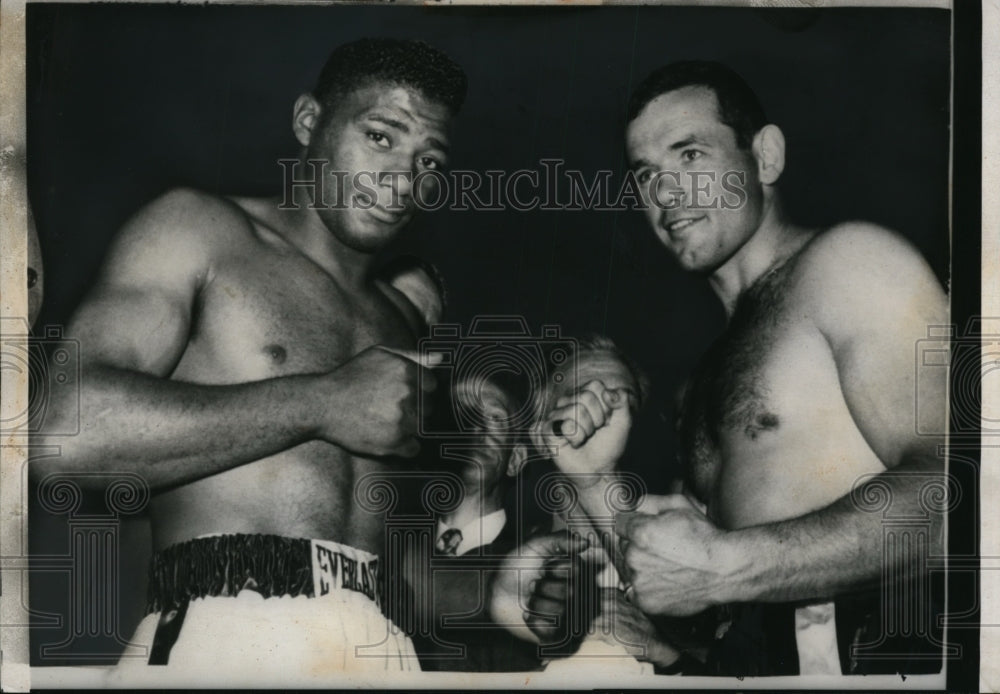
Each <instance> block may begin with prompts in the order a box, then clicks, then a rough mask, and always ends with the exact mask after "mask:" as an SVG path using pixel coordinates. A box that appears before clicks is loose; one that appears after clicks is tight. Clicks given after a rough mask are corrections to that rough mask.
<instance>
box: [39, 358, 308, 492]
mask: <svg viewBox="0 0 1000 694" xmlns="http://www.w3.org/2000/svg"><path fill="white" fill-rule="evenodd" d="M312 378H313V377H311V376H291V377H283V378H275V379H269V380H265V381H257V382H252V383H243V384H236V385H225V386H206V385H197V384H191V383H183V382H178V381H171V380H167V379H162V378H157V377H154V376H149V375H146V374H142V373H138V372H133V371H125V370H121V369H115V368H108V367H99V368H94V367H91V368H87V369H85V370H84V371H83V373H82V375H81V379H80V388H79V390H78V391H77V392H78V393H79V405H78V408H77V405H76V403H75V402H73V401H71V400H70V401H66V400H64V401H54V402H52V403H51V407H50V411H49V412H48V414H47V416H46V421H45V424H44V426H43V431H42V436H40V437H39V440H40V442H42V443H51V444H57V445H59V446H60V455H59V456H57V457H55V458H51V459H48V460H46V461H45V463H44V464H38V465H36V471H38V472H42V473H45V472H48V471H50V470H53V469H57V470H67V469H68V470H79V469H85V470H91V471H92V470H123V471H132V472H136V473H138V474H140V475H142V476H143V478H144V479H145V480H146V481H147V483H148V484H149V485H150V486H151V487H153V488H160V487H167V486H173V485H177V484H184V483H187V482H191V481H194V480H196V479H200V478H202V477H207V476H210V475H213V474H217V473H219V472H223V471H225V470H228V469H231V468H234V467H237V466H239V465H241V464H244V463H247V462H251V461H254V460H258V459H260V458H263V457H266V456H268V455H273V454H275V453H278V452H280V451H283V450H286V449H288V448H290V447H292V446H295V445H297V444H299V443H302V442H304V441H307V440H309V439H310V438H311V437H313V436H314V435H315V433H314V431H313V430H312V428H311V426H310V425H309V422H310V421H312V419H313V417H312V413H311V412H310V409H311V406H310V398H307V397H305V395H306V394H307V393H308V389H309V386H310V379H312ZM73 397H74V398H75V397H76V394H75V393H74V394H73ZM77 416H79V433H78V434H76V435H73V436H54V435H53V436H47V435H46V434H55V433H59V432H64V431H67V430H69V431H72V430H74V429H75V428H76V426H75V422H74V421H72V420H73V419H74V418H75V417H77Z"/></svg>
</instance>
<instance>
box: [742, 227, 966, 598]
mask: <svg viewBox="0 0 1000 694" xmlns="http://www.w3.org/2000/svg"><path fill="white" fill-rule="evenodd" d="M807 252H808V253H809V255H808V256H806V257H804V258H803V262H804V264H805V267H804V274H805V278H806V279H807V282H808V284H807V285H806V286H805V289H804V290H803V291H804V297H803V299H804V304H805V305H806V306H807V310H809V311H810V312H811V313H812V315H813V317H814V320H815V323H816V325H817V326H818V327H819V329H820V330H821V331H822V332H823V334H824V335H825V336H826V338H827V341H828V343H829V345H830V348H831V351H832V353H833V356H834V360H835V362H836V365H837V372H838V375H839V378H840V383H841V388H842V390H843V393H844V397H845V400H846V402H847V405H848V407H849V409H850V412H851V415H852V417H853V419H854V422H855V424H856V425H857V427H858V429H859V430H860V431H861V433H862V434H863V435H864V437H865V439H866V441H867V442H868V445H869V446H870V447H871V448H872V450H873V451H874V452H875V453H876V454H877V455H878V457H879V459H880V460H881V461H882V462H883V464H884V465H885V466H886V468H887V470H886V471H885V472H883V473H882V474H879V475H877V476H873V477H871V478H869V479H867V480H865V481H864V482H863V485H862V486H859V487H857V488H856V489H855V490H854V491H853V493H852V494H846V495H844V496H843V497H841V498H840V499H838V500H837V501H836V502H834V503H833V504H831V505H830V506H828V507H826V508H824V509H821V510H819V511H816V512H813V513H810V514H807V515H805V516H803V517H800V518H796V519H793V520H788V521H782V522H778V523H770V524H765V525H761V526H757V527H754V528H748V529H746V530H741V531H737V532H734V533H731V534H729V540H730V541H731V543H732V544H733V545H735V546H740V547H742V549H741V550H740V552H741V553H743V552H746V553H747V554H748V555H750V556H752V557H754V560H753V562H751V563H750V564H749V565H746V566H745V567H744V568H743V569H742V570H741V571H739V572H738V573H737V575H736V579H737V580H736V581H735V582H734V588H735V596H734V597H736V599H740V600H769V601H785V600H795V599H800V598H802V599H805V598H811V597H816V596H824V595H830V594H833V593H837V592H840V591H843V590H846V589H849V588H853V587H857V586H859V585H863V584H866V583H872V582H875V581H878V580H879V579H880V578H881V574H882V569H883V565H884V563H885V562H886V561H892V562H895V563H896V564H897V567H896V568H897V569H902V570H906V569H908V568H912V567H907V566H905V565H904V564H903V559H902V558H901V557H899V556H894V557H890V556H888V555H886V554H885V550H884V547H883V529H884V520H883V518H884V514H883V511H884V513H885V514H888V515H893V516H916V517H918V518H925V517H926V518H928V520H929V521H930V522H931V523H932V525H931V533H930V538H929V539H930V548H929V551H930V552H931V553H932V554H940V553H942V552H943V549H944V542H943V521H944V514H943V513H942V512H940V511H937V512H934V510H933V509H928V507H927V506H926V504H927V500H928V495H927V494H926V493H923V492H926V491H928V490H929V488H928V485H931V487H936V488H937V489H941V488H942V487H940V486H939V485H942V484H944V482H945V480H944V459H943V456H942V455H941V454H939V452H938V447H939V446H940V445H941V444H943V443H944V441H943V437H942V436H927V435H923V436H921V435H920V434H918V433H917V432H918V431H922V432H943V431H944V430H945V429H944V427H945V424H946V410H947V406H946V403H947V374H946V373H945V371H946V370H945V369H943V368H920V367H921V366H922V364H920V363H919V362H918V360H917V355H918V352H917V348H918V346H919V342H920V341H921V340H926V339H927V336H928V326H935V325H938V326H939V325H945V324H946V323H947V300H946V297H945V295H944V292H943V291H942V290H941V288H940V286H939V284H938V282H937V279H936V278H935V277H934V275H933V273H932V272H931V270H930V268H928V267H927V265H926V264H925V263H924V261H923V259H922V258H921V257H920V256H919V254H918V253H917V252H916V251H915V250H914V249H913V248H912V247H911V246H910V245H909V244H908V243H906V242H905V241H903V240H901V239H899V238H898V237H896V236H894V235H892V234H890V233H889V232H887V231H885V230H882V229H879V228H877V227H872V226H869V225H844V226H842V227H839V228H837V229H834V230H832V231H831V232H829V233H828V234H827V235H826V236H825V237H823V238H820V239H818V240H817V241H816V242H815V248H810V249H808V251H807ZM940 346H941V347H943V346H944V344H942V345H940ZM918 396H919V398H920V399H919V402H918V400H917V397H918ZM918 417H919V421H918ZM922 490H923V491H922ZM930 496H931V497H933V496H934V495H933V494H931V495H930ZM881 500H885V502H886V504H887V506H886V507H884V508H883V507H882V506H881V504H880V503H879V502H880V501H881ZM866 507H867V508H866ZM928 511H931V512H930V513H928Z"/></svg>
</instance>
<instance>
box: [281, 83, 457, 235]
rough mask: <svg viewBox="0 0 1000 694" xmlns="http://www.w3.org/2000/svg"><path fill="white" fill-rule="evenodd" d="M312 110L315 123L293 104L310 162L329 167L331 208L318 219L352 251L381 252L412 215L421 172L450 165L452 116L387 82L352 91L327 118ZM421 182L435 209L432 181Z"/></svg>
mask: <svg viewBox="0 0 1000 694" xmlns="http://www.w3.org/2000/svg"><path fill="white" fill-rule="evenodd" d="M303 98H306V97H303ZM308 98H310V99H311V97H308ZM300 102H302V99H300ZM307 106H308V107H309V108H313V109H314V110H315V113H311V114H310V113H306V116H309V115H311V116H312V117H311V119H310V118H303V117H301V114H300V109H299V106H298V104H297V106H296V135H297V136H298V138H299V141H300V142H302V144H303V145H305V146H306V148H307V157H308V158H309V159H319V160H321V161H325V162H328V164H327V169H326V175H325V176H323V177H322V190H323V202H325V203H326V206H327V207H326V208H325V209H319V210H318V214H319V216H320V218H321V219H322V220H323V222H324V224H325V225H326V227H327V228H328V229H330V231H331V232H332V233H333V234H334V235H335V236H336V237H337V239H338V240H339V241H341V242H342V243H343V244H345V245H346V246H348V247H349V248H352V249H354V250H357V251H361V252H364V253H372V252H374V251H377V250H378V249H380V248H382V247H383V246H384V245H385V244H386V243H387V242H388V241H389V240H391V239H392V238H393V237H394V236H395V235H396V234H397V233H398V232H399V230H400V229H402V228H403V227H404V226H405V225H406V223H407V222H409V221H410V219H411V218H412V217H413V213H414V211H415V209H416V208H415V205H414V199H413V194H414V188H413V185H412V183H413V181H414V179H415V177H416V176H417V174H419V173H420V172H423V171H431V170H440V169H442V168H444V166H445V164H446V163H447V158H448V136H447V130H448V126H449V124H450V121H451V115H450V112H449V110H448V108H447V107H446V106H444V105H443V104H440V103H438V102H436V101H431V100H428V99H426V98H425V97H424V96H422V95H421V94H420V93H419V92H417V91H415V90H412V89H409V88H407V87H402V86H396V85H390V84H384V83H376V84H372V85H369V86H365V87H361V88H358V89H356V90H354V91H353V92H350V93H349V94H348V95H347V96H346V97H345V98H343V99H341V100H340V101H339V102H338V103H337V104H336V105H335V106H332V107H328V110H329V109H331V108H332V111H330V112H327V113H323V111H322V107H320V106H319V105H318V104H316V102H315V101H312V104H307ZM420 182H421V183H420V184H421V186H422V187H421V191H420V192H419V193H418V194H420V195H422V197H421V200H422V201H425V202H426V203H427V204H434V203H435V202H436V201H437V196H438V191H437V189H436V187H437V182H436V181H435V178H433V177H428V176H426V175H425V176H423V177H421V179H420ZM330 207H334V208H337V209H330Z"/></svg>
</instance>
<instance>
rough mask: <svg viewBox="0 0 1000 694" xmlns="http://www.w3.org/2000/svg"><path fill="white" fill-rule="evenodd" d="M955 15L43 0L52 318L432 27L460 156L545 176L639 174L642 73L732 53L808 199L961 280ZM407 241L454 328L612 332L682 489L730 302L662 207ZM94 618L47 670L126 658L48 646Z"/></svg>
mask: <svg viewBox="0 0 1000 694" xmlns="http://www.w3.org/2000/svg"><path fill="white" fill-rule="evenodd" d="M950 19H951V17H950V14H949V13H948V12H945V11H937V10H912V9H906V10H903V9H893V10H884V9H882V10H876V9H835V10H834V9H823V10H795V11H773V10H769V11H762V10H751V9H725V8H698V9H687V8H655V7H619V8H546V9H542V8H520V9H499V8H443V7H442V8H438V7H434V8H417V7H377V8H375V7H301V6H300V7H239V6H229V7H223V6H215V7H192V6H167V5H158V6H143V5H116V6H102V5H75V6H65V5H29V7H28V35H27V50H28V65H27V85H26V86H27V104H28V148H29V152H30V158H29V192H30V196H31V200H32V204H33V206H34V211H35V215H36V218H37V222H38V228H39V234H40V237H41V244H42V251H43V256H44V262H45V269H46V281H47V286H46V287H45V291H46V295H45V307H44V309H43V312H42V315H41V317H40V319H39V321H38V324H37V326H44V325H47V324H52V325H59V324H63V323H65V322H66V321H67V319H68V317H69V315H70V314H71V312H72V310H73V309H74V307H75V306H76V304H77V303H78V302H79V301H80V299H81V297H82V295H83V294H84V293H85V291H86V290H87V287H88V286H89V283H90V282H91V280H92V278H93V277H94V275H95V273H96V271H97V269H98V267H99V265H100V262H101V259H102V257H103V255H104V252H105V249H106V247H107V244H108V242H109V241H110V239H111V237H112V235H113V234H114V233H115V232H116V230H117V229H118V228H119V227H120V226H121V224H122V223H123V222H124V221H125V220H126V219H127V218H128V217H129V216H130V215H131V214H132V213H134V212H135V211H136V210H137V209H138V208H139V207H140V206H141V205H142V204H144V203H145V202H147V201H149V200H150V199H152V198H153V197H155V196H156V195H158V194H160V193H162V192H163V191H164V190H166V189H167V188H169V187H171V186H175V185H188V186H195V187H199V188H203V189H206V190H210V191H215V192H220V193H241V194H246V193H258V194H271V193H274V192H276V191H277V190H279V188H280V183H281V170H280V168H279V167H278V165H277V160H278V159H279V158H284V157H290V156H295V155H296V153H297V150H296V146H297V143H296V142H295V140H294V137H293V135H292V132H291V127H290V123H291V108H292V103H293V101H294V99H295V98H296V97H297V96H298V95H299V94H300V93H301V92H303V91H307V90H309V88H310V87H311V85H312V83H313V81H314V79H315V77H316V75H317V74H318V71H319V69H320V67H321V66H322V64H323V62H324V60H325V58H326V56H327V54H328V53H329V51H330V49H331V48H332V47H334V46H336V45H338V44H340V43H342V42H345V41H349V40H353V39H355V38H359V37H361V36H368V35H388V36H397V37H412V38H420V39H424V40H426V41H428V42H430V43H432V44H434V45H436V46H438V47H440V48H442V49H443V50H445V51H446V52H447V53H449V54H450V55H451V56H452V57H453V58H455V59H456V60H457V61H458V62H459V63H460V64H461V65H462V66H463V67H464V68H465V70H466V72H467V73H468V75H469V82H470V90H469V96H468V100H467V102H466V106H465V108H464V109H463V112H462V114H461V116H460V117H459V119H458V121H457V127H456V131H455V133H454V136H453V138H452V148H453V151H454V155H453V161H452V163H451V165H452V166H453V167H454V168H456V169H459V168H461V169H466V168H467V169H476V170H480V171H485V170H487V169H502V170H507V171H512V170H515V169H519V168H530V169H539V168H540V164H539V163H538V162H539V160H541V159H543V158H546V157H559V158H562V159H563V160H565V162H566V167H567V168H571V169H580V170H582V171H583V172H584V173H585V175H586V176H587V178H588V180H590V179H591V178H592V176H593V174H594V173H595V172H596V171H597V170H599V169H612V170H613V171H614V172H615V173H614V177H613V181H614V182H615V183H617V182H618V181H620V179H621V175H622V173H623V170H624V152H623V144H622V133H623V129H624V125H625V124H624V113H625V106H626V102H627V99H628V95H629V93H630V91H631V89H632V88H633V87H634V86H635V85H636V84H637V83H638V82H639V81H640V80H641V79H642V78H643V77H644V76H645V75H646V74H647V73H648V72H649V71H650V70H651V69H653V68H654V67H657V66H659V65H661V64H663V63H666V62H669V61H672V60H679V59H691V58H707V59H715V60H721V61H723V62H726V63H727V64H729V65H730V66H732V67H734V68H736V69H737V70H738V71H739V72H740V73H741V74H742V75H743V76H744V77H745V78H746V79H747V80H748V82H749V83H750V84H751V86H753V87H754V88H755V89H756V91H757V93H758V94H759V96H760V99H761V101H762V103H763V104H764V107H765V109H766V111H767V113H768V115H769V117H770V119H771V120H772V121H773V122H775V123H777V124H778V125H780V126H781V128H782V129H783V130H784V132H785V135H786V138H787V141H788V162H787V166H786V170H785V173H784V175H783V178H782V182H781V186H782V189H783V192H784V194H785V200H786V203H787V207H788V209H789V212H790V213H791V215H792V217H793V218H794V219H795V220H796V221H799V222H801V223H804V224H812V225H828V224H831V223H834V222H837V221H843V220H850V219H867V220H871V221H874V222H877V223H880V224H883V225H885V226H888V227H890V228H893V229H896V230H898V231H899V232H901V233H902V234H904V235H906V236H907V237H908V238H910V239H911V240H912V241H913V242H914V243H915V244H916V245H917V246H918V247H919V248H920V249H921V251H923V253H924V255H925V256H926V257H927V258H928V260H929V261H930V262H931V264H932V266H933V267H934V269H935V271H936V272H937V273H938V276H939V277H940V278H941V280H942V282H943V283H945V282H947V279H948V251H949V245H948V244H949V236H948V191H949V187H948V143H949V132H948V122H949V112H948V104H949V81H948V80H949V69H950V63H949V39H950V34H949V29H950V26H949V24H950ZM615 189H616V185H614V184H613V185H612V190H615ZM976 233H978V229H977V230H976ZM398 252H414V253H417V254H418V255H421V256H423V257H425V258H427V259H429V260H431V261H432V262H434V263H435V264H436V265H437V266H438V267H439V268H440V269H441V271H442V273H443V275H444V276H445V278H446V280H447V283H448V289H449V298H450V305H449V307H448V311H447V315H446V320H447V321H454V322H460V323H463V324H466V325H467V324H468V322H469V321H470V320H471V319H472V318H473V317H474V316H477V315H484V314H516V315H521V316H524V318H525V319H526V320H527V323H528V325H529V326H530V327H531V329H532V330H533V331H537V330H538V329H539V328H540V327H541V325H542V324H558V325H559V326H561V329H562V331H563V333H564V334H566V335H579V334H581V333H583V332H587V331H596V332H602V333H605V334H607V335H609V336H611V337H612V338H613V339H614V340H615V341H616V342H617V343H618V344H619V346H620V347H622V349H623V350H624V351H625V352H627V353H628V354H630V355H631V356H632V357H633V358H634V359H635V360H636V361H637V362H638V363H639V364H641V365H642V366H643V367H644V368H645V369H646V370H647V371H648V373H649V374H650V376H651V378H652V380H653V383H654V392H653V396H652V398H651V402H650V403H649V406H647V408H646V409H645V410H644V413H643V415H642V417H641V418H640V421H639V423H638V425H637V427H636V430H635V436H634V440H633V443H632V445H631V446H630V451H629V454H628V459H627V466H628V467H630V468H631V469H633V470H635V471H637V472H640V473H641V474H642V475H643V476H644V477H645V478H646V480H647V482H648V484H649V486H650V487H651V488H652V489H653V490H654V491H662V490H663V489H664V487H665V485H666V484H667V482H668V481H669V480H670V478H671V477H673V476H674V474H675V472H676V462H675V449H676V443H675V441H674V438H673V435H672V433H671V426H670V418H671V415H670V412H671V404H670V403H671V393H672V392H673V391H674V389H675V388H676V387H677V385H678V384H679V382H680V380H681V379H682V378H683V376H684V375H685V374H686V373H687V372H688V371H690V369H691V368H692V367H693V365H694V363H695V361H696V359H697V357H698V355H699V354H700V353H701V352H702V351H703V350H704V349H705V347H706V346H707V344H708V343H709V342H710V341H711V340H712V339H713V338H714V336H715V335H717V334H718V333H719V331H720V330H721V329H722V325H723V315H722V311H721V308H720V307H719V306H718V305H717V302H716V301H715V299H714V297H713V296H712V294H711V293H710V291H709V289H708V287H707V285H706V283H705V282H704V281H703V280H702V279H700V278H697V277H692V276H686V275H683V274H681V273H679V272H678V271H677V270H676V269H675V268H674V267H673V266H672V264H671V262H670V260H669V258H668V257H667V256H666V254H665V252H664V251H663V250H662V249H661V248H660V247H659V245H658V244H657V243H656V241H655V239H654V238H653V236H652V234H651V232H650V231H649V229H648V228H647V227H646V224H645V221H644V218H643V217H642V215H641V214H640V213H639V212H594V211H591V212H565V211H535V212H529V213H519V212H514V211H508V212H478V213H477V212H472V211H469V212H457V211H447V210H443V211H441V212H437V213H432V214H428V215H426V216H425V217H423V218H420V219H418V220H417V221H416V222H415V223H414V224H412V225H411V226H410V227H409V228H408V229H407V230H405V231H404V232H403V234H402V235H401V237H400V238H399V239H398V241H397V242H396V243H395V244H394V245H393V248H391V249H389V250H388V251H387V256H388V255H392V254H395V253H398ZM37 326H36V327H37ZM84 348H85V346H84ZM90 501H92V502H93V504H95V506H99V505H100V500H90ZM30 512H31V514H32V515H31V519H32V520H31V535H32V537H31V546H32V553H33V554H36V555H38V554H52V555H60V554H65V553H66V552H67V551H68V544H69V542H68V533H67V520H66V518H65V516H56V515H52V514H48V513H46V512H45V511H44V510H43V509H41V508H39V507H38V505H37V504H35V505H34V506H33V507H32V508H31V509H30ZM123 530H124V532H123V534H122V547H121V551H122V553H123V557H124V558H125V560H124V561H123V562H122V564H121V567H120V582H121V585H122V586H123V588H122V590H121V596H122V600H123V602H122V604H121V607H120V621H121V627H120V629H119V634H120V635H122V636H126V637H127V636H128V635H129V634H130V633H131V630H132V628H133V625H134V623H135V622H136V621H137V619H138V617H139V610H140V609H141V605H140V601H137V600H136V599H135V596H136V595H137V594H138V593H140V592H141V591H142V571H143V568H142V567H143V562H144V552H145V551H146V550H145V549H144V544H145V541H146V539H145V538H146V535H145V533H146V532H147V531H146V530H145V528H144V527H143V525H142V523H141V522H133V523H127V524H125V525H124V526H123ZM68 580H69V579H68V576H67V575H66V574H59V573H58V572H56V573H37V572H36V573H34V574H33V576H32V583H31V596H32V605H33V608H34V609H36V610H43V611H46V612H50V613H56V614H63V615H65V614H66V612H67V609H68V608H67V603H68V600H69V599H70V598H68V597H67V594H68V591H67V587H68ZM71 626H72V620H71V619H70V620H62V621H61V622H60V623H58V624H56V625H55V626H49V627H46V628H44V629H36V630H35V631H34V632H33V643H32V658H33V662H35V663H36V664H43V663H44V664H62V663H68V662H80V661H79V660H75V659H74V660H70V659H69V655H70V654H73V653H77V654H82V653H89V654H90V659H92V660H95V661H100V660H102V659H103V660H107V657H108V656H109V655H110V654H113V652H114V651H115V649H116V648H117V647H116V646H115V644H114V639H113V638H110V639H109V638H104V637H101V636H100V635H95V636H94V637H93V638H91V637H87V636H86V635H81V637H80V638H77V639H75V640H72V639H71V640H70V641H67V642H66V646H65V647H64V648H60V649H57V651H58V653H51V654H50V655H48V656H46V658H45V659H44V660H41V659H39V655H38V654H39V648H40V647H41V646H43V645H45V644H50V645H51V644H53V643H59V642H63V641H66V639H67V637H68V636H69V635H70V634H69V630H70V629H71Z"/></svg>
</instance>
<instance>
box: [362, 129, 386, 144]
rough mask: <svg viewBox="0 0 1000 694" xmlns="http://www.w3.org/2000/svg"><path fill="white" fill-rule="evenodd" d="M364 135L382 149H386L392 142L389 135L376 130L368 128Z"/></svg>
mask: <svg viewBox="0 0 1000 694" xmlns="http://www.w3.org/2000/svg"><path fill="white" fill-rule="evenodd" d="M365 135H366V136H367V137H368V139H369V140H371V141H372V142H374V143H375V145H376V146H378V147H380V148H382V149H388V148H389V147H390V145H392V143H391V142H389V136H388V135H386V134H385V133H380V132H379V131H377V130H369V131H368V132H367V133H365Z"/></svg>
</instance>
